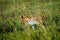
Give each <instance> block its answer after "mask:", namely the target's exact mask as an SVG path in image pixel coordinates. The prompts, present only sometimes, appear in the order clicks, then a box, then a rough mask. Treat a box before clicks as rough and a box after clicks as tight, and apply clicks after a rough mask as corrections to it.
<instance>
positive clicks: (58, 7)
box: [0, 0, 60, 40]
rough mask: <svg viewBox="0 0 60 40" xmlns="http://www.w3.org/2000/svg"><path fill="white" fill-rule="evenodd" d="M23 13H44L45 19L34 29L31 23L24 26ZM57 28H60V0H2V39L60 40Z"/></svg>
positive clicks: (0, 7) (0, 14)
mask: <svg viewBox="0 0 60 40" xmlns="http://www.w3.org/2000/svg"><path fill="white" fill-rule="evenodd" d="M21 15H23V16H31V15H32V16H40V15H42V16H44V18H45V20H44V22H43V24H41V23H40V25H38V26H37V29H36V30H33V29H31V28H30V27H31V26H30V25H28V26H27V28H24V27H23V23H21V21H20V16H21ZM57 28H60V0H1V1H0V40H59V39H60V32H58V31H57ZM59 30H60V29H59ZM11 31H12V32H11Z"/></svg>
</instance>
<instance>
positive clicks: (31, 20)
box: [20, 16, 44, 29]
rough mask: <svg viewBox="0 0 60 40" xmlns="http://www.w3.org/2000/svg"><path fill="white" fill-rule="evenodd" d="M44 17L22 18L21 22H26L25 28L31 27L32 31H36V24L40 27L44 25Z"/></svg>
mask: <svg viewBox="0 0 60 40" xmlns="http://www.w3.org/2000/svg"><path fill="white" fill-rule="evenodd" d="M43 19H44V18H43V16H27V17H25V16H21V17H20V20H21V21H22V22H24V26H27V25H31V26H32V29H35V27H34V24H36V25H38V24H40V23H43Z"/></svg>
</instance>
